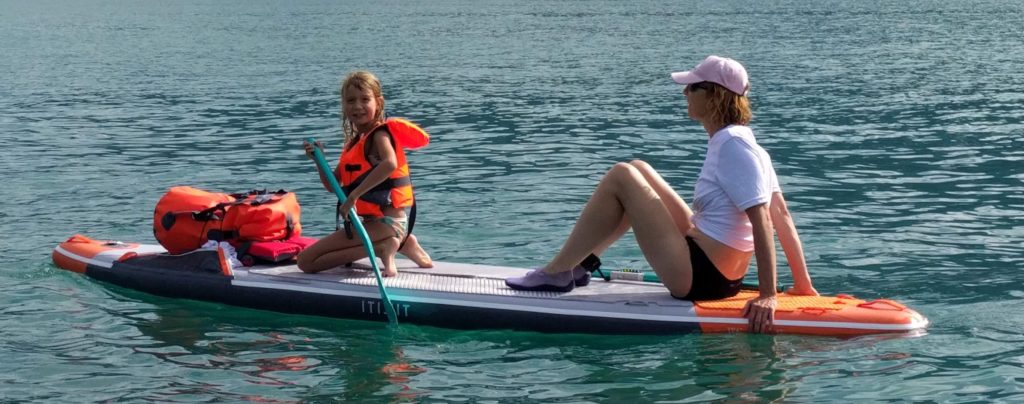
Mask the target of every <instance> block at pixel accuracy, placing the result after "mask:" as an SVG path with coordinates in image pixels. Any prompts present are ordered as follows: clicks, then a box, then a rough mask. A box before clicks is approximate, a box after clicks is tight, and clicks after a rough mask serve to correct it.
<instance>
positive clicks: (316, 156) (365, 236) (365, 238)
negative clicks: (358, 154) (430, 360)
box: [306, 137, 398, 324]
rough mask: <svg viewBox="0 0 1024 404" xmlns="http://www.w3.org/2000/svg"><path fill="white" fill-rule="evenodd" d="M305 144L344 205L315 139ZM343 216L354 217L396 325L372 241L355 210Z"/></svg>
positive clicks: (354, 222)
mask: <svg viewBox="0 0 1024 404" xmlns="http://www.w3.org/2000/svg"><path fill="white" fill-rule="evenodd" d="M306 142H309V144H311V145H313V160H314V161H316V165H317V167H319V168H320V171H322V172H323V174H324V177H326V178H327V182H328V183H329V184H330V185H331V190H333V191H334V195H335V196H337V197H338V200H339V201H341V203H342V204H344V203H345V191H343V190H342V189H341V185H340V184H338V179H337V178H335V177H334V172H332V171H331V166H330V165H329V164H327V159H326V158H324V153H323V152H322V151H321V150H320V147H318V146H317V144H316V139H314V138H312V137H310V138H307V139H306ZM342 214H343V215H347V216H348V217H354V218H355V220H353V221H352V225H353V226H354V227H355V229H356V234H358V235H359V238H360V239H362V241H363V246H365V247H366V255H367V257H369V259H370V266H372V267H373V275H374V276H376V277H377V289H378V290H379V291H380V300H381V302H382V303H383V304H384V309H385V311H386V312H387V314H388V321H389V322H391V324H398V314H397V313H395V306H393V305H392V304H391V299H390V298H388V292H387V290H386V289H384V278H383V277H382V276H381V274H380V268H378V267H377V256H376V255H375V254H374V253H373V241H371V240H370V236H369V235H368V234H366V228H364V227H363V221H362V220H359V215H358V214H356V209H355V208H352V209H349V211H348V212H342Z"/></svg>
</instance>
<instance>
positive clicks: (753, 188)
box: [718, 139, 778, 210]
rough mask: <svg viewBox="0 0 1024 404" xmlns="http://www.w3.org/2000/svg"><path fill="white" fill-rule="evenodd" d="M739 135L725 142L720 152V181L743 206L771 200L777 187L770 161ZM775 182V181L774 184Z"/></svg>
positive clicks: (748, 206)
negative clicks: (737, 137)
mask: <svg viewBox="0 0 1024 404" xmlns="http://www.w3.org/2000/svg"><path fill="white" fill-rule="evenodd" d="M763 154H764V153H758V150H755V149H754V148H753V147H751V146H750V145H748V144H746V143H745V142H743V141H742V140H740V139H730V140H729V141H727V142H725V143H724V144H723V145H722V148H721V151H720V154H719V155H718V183H719V184H720V185H721V187H722V189H724V190H725V193H726V195H728V196H729V199H730V200H731V201H732V203H733V205H736V207H737V208H739V209H740V210H747V209H748V208H750V207H752V206H757V205H760V204H762V203H768V202H769V201H771V198H772V191H773V190H777V189H778V183H777V182H776V181H777V180H776V181H773V179H774V171H775V170H773V169H772V164H771V161H763V160H764V159H765V158H766V157H767V156H762V155H763ZM773 182H775V183H774V184H773Z"/></svg>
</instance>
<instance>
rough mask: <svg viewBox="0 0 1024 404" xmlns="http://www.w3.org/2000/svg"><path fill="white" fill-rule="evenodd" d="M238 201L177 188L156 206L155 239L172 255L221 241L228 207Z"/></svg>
mask: <svg viewBox="0 0 1024 404" xmlns="http://www.w3.org/2000/svg"><path fill="white" fill-rule="evenodd" d="M234 201H235V198H234V197H233V196H231V195H228V194H221V193H214V192H207V191H203V190H201V189H195V188H192V187H173V188H171V189H170V190H168V191H167V193H166V194H164V196H163V197H161V198H160V201H159V202H157V203H156V211H155V212H154V213H153V235H154V236H156V241H158V242H160V245H162V246H164V248H166V249H167V252H169V253H171V254H181V253H184V252H188V251H192V250H195V249H197V248H199V247H202V246H203V244H205V243H206V241H207V240H209V239H210V238H211V237H210V233H211V232H212V233H214V234H213V235H214V237H213V238H214V239H218V238H219V234H220V231H221V227H222V226H221V224H222V223H223V220H224V213H225V210H224V207H225V206H227V205H228V204H231V203H232V202H234Z"/></svg>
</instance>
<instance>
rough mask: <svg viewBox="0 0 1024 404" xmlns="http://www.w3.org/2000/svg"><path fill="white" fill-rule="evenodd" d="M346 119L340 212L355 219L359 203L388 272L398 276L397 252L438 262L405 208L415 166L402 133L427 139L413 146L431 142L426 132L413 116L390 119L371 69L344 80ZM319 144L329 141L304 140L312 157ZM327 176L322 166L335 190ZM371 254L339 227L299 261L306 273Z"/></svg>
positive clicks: (337, 173)
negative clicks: (412, 230) (409, 228)
mask: <svg viewBox="0 0 1024 404" xmlns="http://www.w3.org/2000/svg"><path fill="white" fill-rule="evenodd" d="M341 119H342V129H343V132H344V146H343V148H342V152H341V158H340V159H339V160H338V166H337V168H335V169H334V172H333V173H332V174H333V175H334V177H335V178H337V179H338V180H339V181H338V182H339V183H340V184H341V185H342V186H343V187H344V189H345V192H346V194H347V196H346V200H345V203H344V204H342V206H341V210H340V213H341V214H342V215H344V216H345V218H346V220H351V219H355V218H349V217H348V214H349V212H350V210H351V209H352V207H353V206H354V207H355V208H356V211H357V212H358V214H359V216H360V218H361V219H362V221H363V226H364V227H365V228H366V232H367V234H368V235H369V237H370V240H372V241H373V247H374V253H375V254H377V255H378V256H379V257H381V259H382V260H383V261H384V271H383V273H382V274H383V275H384V276H396V275H398V268H397V267H396V266H395V253H396V252H400V253H402V254H403V255H405V256H406V257H409V258H410V259H412V260H413V261H414V262H415V263H416V264H417V265H419V266H420V267H421V268H430V267H432V266H433V262H432V261H431V260H430V256H429V255H427V252H426V251H424V250H423V247H421V246H420V244H419V241H418V240H417V239H416V236H414V235H412V234H408V235H407V234H406V224H407V223H408V218H407V216H406V214H405V208H407V207H410V206H412V203H413V195H412V184H411V183H410V182H409V167H408V165H406V161H405V152H404V151H403V150H402V145H405V144H406V142H402V141H401V140H404V139H403V138H402V135H403V134H404V133H406V132H408V131H410V130H411V131H413V132H414V133H417V134H421V135H422V137H423V138H422V139H419V140H422V144H418V145H412V146H410V147H413V148H414V147H418V146H422V145H425V144H426V136H427V135H426V132H423V131H422V130H421V129H419V128H418V127H416V126H415V125H412V124H411V123H408V121H404V120H399V119H395V120H387V121H385V119H384V96H383V95H382V94H381V87H380V80H377V77H375V76H374V75H373V74H371V73H369V72H365V71H357V72H354V73H351V74H349V75H348V76H347V77H345V80H344V81H343V82H342V84H341ZM396 123H397V126H396ZM403 125H405V126H403ZM416 131H418V132H416ZM318 143H319V142H318ZM410 143H411V142H410ZM313 147H320V148H321V150H322V149H323V145H320V144H317V145H311V144H309V143H308V142H303V148H304V149H305V151H306V156H307V157H309V158H312V156H313ZM325 175H326V173H324V172H323V171H320V181H321V182H322V183H323V185H324V188H326V189H327V190H328V191H331V192H333V190H332V189H331V186H330V183H329V182H328V181H327V177H326V176H325ZM403 241H404V244H403ZM366 256H367V253H366V247H365V246H363V243H362V239H361V238H360V237H359V236H358V235H355V234H351V233H350V232H348V231H344V230H339V231H336V232H334V233H332V234H330V235H328V236H327V237H324V238H323V239H321V240H320V241H318V242H317V243H316V244H313V245H312V246H309V248H306V249H305V250H304V251H302V253H300V254H299V257H298V266H299V269H301V270H302V271H303V272H307V273H316V272H320V271H323V270H327V269H330V268H334V267H337V266H340V265H344V264H347V263H349V262H352V261H355V260H358V259H361V258H364V257H366Z"/></svg>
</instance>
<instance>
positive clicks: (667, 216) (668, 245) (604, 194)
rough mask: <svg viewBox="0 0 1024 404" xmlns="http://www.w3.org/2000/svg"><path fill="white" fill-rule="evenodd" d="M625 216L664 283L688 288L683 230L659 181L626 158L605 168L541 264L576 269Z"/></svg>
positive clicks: (682, 290)
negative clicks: (572, 223) (657, 186)
mask: <svg viewBox="0 0 1024 404" xmlns="http://www.w3.org/2000/svg"><path fill="white" fill-rule="evenodd" d="M659 178H660V176H659ZM662 182H663V180H662ZM673 194H674V192H673ZM676 197H677V198H678V195H676ZM680 200H681V199H680ZM684 206H685V204H684ZM627 220H628V223H629V226H631V227H632V228H633V233H634V235H635V236H636V239H637V244H639V246H640V250H641V251H643V253H644V257H645V258H646V259H647V262H648V263H649V264H651V267H652V268H653V269H654V271H655V272H656V273H657V274H658V277H659V278H661V280H662V283H664V284H665V286H666V287H667V288H668V289H669V291H671V292H672V293H673V294H675V295H677V296H684V295H686V294H687V293H689V290H690V283H691V280H692V279H691V278H692V275H691V272H692V270H691V269H690V253H689V249H688V248H687V247H686V243H684V242H683V233H682V232H681V231H680V229H679V227H678V225H677V224H676V221H675V218H674V217H673V216H672V213H671V212H670V209H669V208H668V207H667V206H666V204H665V203H664V202H663V201H662V198H661V197H660V196H659V193H658V192H657V190H656V189H655V186H652V184H650V183H648V180H647V179H646V178H645V176H644V174H643V173H642V170H641V169H640V168H637V167H636V166H634V165H632V164H627V163H618V164H616V165H615V166H614V167H612V169H611V170H609V171H608V173H607V174H605V176H604V178H602V179H601V182H600V183H599V184H598V185H597V189H596V190H594V194H593V195H591V197H590V201H588V202H587V205H586V206H585V207H584V208H583V212H582V213H580V217H579V219H578V220H577V221H576V225H575V226H574V227H573V230H572V232H571V233H570V234H569V238H568V239H567V240H566V241H565V244H564V245H563V246H562V249H561V250H560V251H559V252H558V254H557V255H556V256H555V258H554V259H552V260H551V262H549V263H548V264H547V265H545V266H544V267H543V268H542V269H543V270H544V271H545V272H548V273H550V274H554V273H557V272H563V271H568V270H570V269H572V268H573V267H574V266H576V264H578V263H579V262H580V261H582V260H583V258H585V257H586V256H587V255H588V254H590V253H591V252H592V251H594V250H595V249H596V248H598V247H601V246H603V245H605V244H610V243H609V239H611V237H612V236H616V232H618V231H621V229H622V227H623V222H624V221H627ZM627 228H628V227H627ZM618 235H621V234H618Z"/></svg>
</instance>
